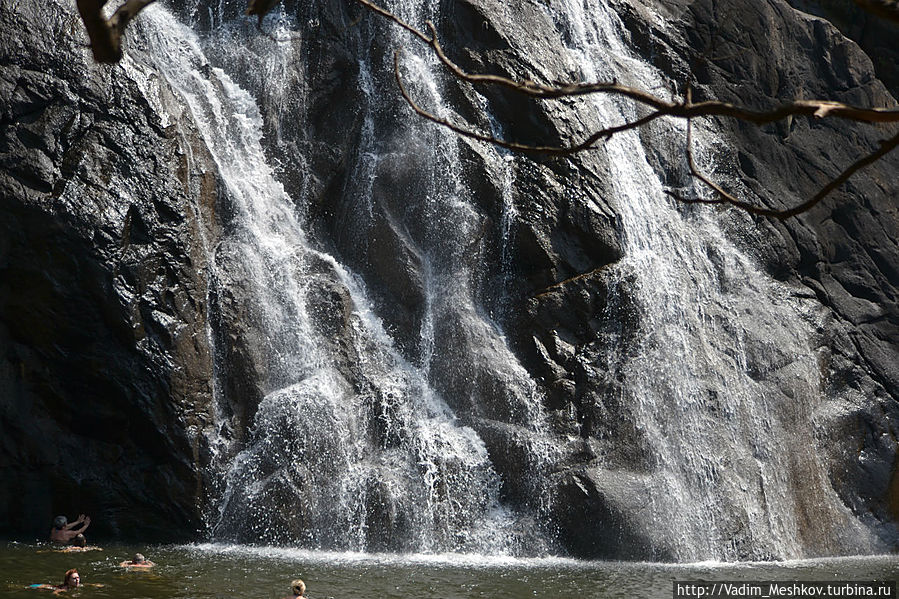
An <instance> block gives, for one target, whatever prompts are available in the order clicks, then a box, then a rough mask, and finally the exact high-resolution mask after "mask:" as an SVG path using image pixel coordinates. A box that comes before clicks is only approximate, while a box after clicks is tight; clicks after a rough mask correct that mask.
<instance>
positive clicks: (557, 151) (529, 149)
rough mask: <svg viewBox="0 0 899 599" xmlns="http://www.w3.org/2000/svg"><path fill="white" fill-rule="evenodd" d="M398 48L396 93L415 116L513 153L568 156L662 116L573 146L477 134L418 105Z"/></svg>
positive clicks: (613, 129) (602, 132)
mask: <svg viewBox="0 0 899 599" xmlns="http://www.w3.org/2000/svg"><path fill="white" fill-rule="evenodd" d="M400 52H401V50H397V51H395V52H394V57H393V70H394V76H395V78H396V82H397V85H398V86H399V89H400V94H401V95H402V96H403V99H404V100H406V103H407V104H409V106H410V107H411V108H412V110H413V111H415V112H416V113H417V114H418V115H419V116H421V117H424V118H425V119H427V120H429V121H431V122H433V123H437V124H438V125H440V126H442V127H446V128H447V129H449V130H451V131H453V132H454V133H457V134H459V135H462V136H464V137H468V138H471V139H477V140H479V141H483V142H487V143H491V144H493V145H496V146H499V147H501V148H506V149H508V150H514V151H516V152H522V153H526V154H544V155H550V156H570V155H571V154H577V153H578V152H584V151H587V150H594V149H596V145H595V144H596V142H598V141H600V140H607V139H609V138H610V137H612V136H613V135H615V134H616V133H620V132H621V131H627V130H629V129H635V128H637V127H640V126H642V125H645V124H646V123H648V122H650V121H653V120H655V119H657V118H659V117H660V116H663V114H662V113H660V112H653V113H651V114H648V115H646V116H645V117H643V118H640V119H637V120H636V121H631V122H628V123H624V124H622V125H617V126H615V127H608V128H605V129H600V130H599V131H596V132H595V133H593V134H592V135H590V136H589V137H587V138H586V139H585V140H584V141H582V142H581V143H579V144H577V145H574V146H532V145H527V144H520V143H516V142H512V141H507V140H504V139H501V138H499V137H494V136H492V135H487V134H484V133H478V132H476V131H472V130H471V129H466V128H465V127H462V126H460V125H457V124H455V123H453V122H452V121H449V120H447V119H444V118H441V117H439V116H437V115H436V114H434V113H432V112H429V111H427V110H425V109H424V108H422V107H421V106H420V105H419V104H418V103H417V102H416V101H415V100H413V99H412V96H411V95H410V94H409V90H408V89H406V85H405V84H404V83H403V78H402V75H401V74H400V65H399V55H400Z"/></svg>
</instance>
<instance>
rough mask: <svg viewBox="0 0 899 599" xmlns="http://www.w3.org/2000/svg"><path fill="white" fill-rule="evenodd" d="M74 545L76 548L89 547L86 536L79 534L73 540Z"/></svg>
mask: <svg viewBox="0 0 899 599" xmlns="http://www.w3.org/2000/svg"><path fill="white" fill-rule="evenodd" d="M72 545H74V546H75V547H84V546H86V545H87V539H85V538H84V535H83V534H81V533H80V532H79V533H78V534H77V535H75V538H74V539H72Z"/></svg>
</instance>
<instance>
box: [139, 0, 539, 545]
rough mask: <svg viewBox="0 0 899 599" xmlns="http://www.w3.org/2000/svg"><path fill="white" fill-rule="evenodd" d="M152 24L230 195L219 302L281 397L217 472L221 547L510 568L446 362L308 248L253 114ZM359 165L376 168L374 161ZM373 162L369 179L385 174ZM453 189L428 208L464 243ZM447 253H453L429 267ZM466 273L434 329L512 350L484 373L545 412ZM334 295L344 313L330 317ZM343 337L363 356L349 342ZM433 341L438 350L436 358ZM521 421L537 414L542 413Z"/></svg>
mask: <svg viewBox="0 0 899 599" xmlns="http://www.w3.org/2000/svg"><path fill="white" fill-rule="evenodd" d="M141 17H142V18H141V21H140V23H141V24H140V27H138V28H136V29H135V31H134V40H133V41H132V46H133V51H134V52H138V51H139V46H140V45H141V44H142V45H143V50H144V52H145V53H146V56H147V57H148V60H149V61H150V62H151V63H152V64H153V66H155V68H156V70H157V71H158V72H159V73H160V74H161V75H162V76H163V77H164V78H165V80H166V81H167V82H168V84H169V85H170V86H171V87H172V88H173V89H174V90H175V91H176V92H177V94H179V95H180V97H181V99H182V100H183V102H184V103H185V104H186V106H187V108H188V109H189V112H190V114H191V115H192V117H193V120H194V122H195V123H196V126H197V128H198V130H199V132H200V134H201V135H202V137H203V139H204V140H205V143H206V145H207V148H208V150H209V152H210V154H211V155H212V158H213V159H214V161H215V163H216V165H217V167H218V174H219V175H220V176H221V178H222V183H223V187H224V190H223V191H224V193H226V194H227V202H226V205H227V206H228V209H229V211H230V214H229V215H228V216H227V218H226V219H225V221H226V222H225V224H224V225H223V233H222V237H221V239H219V240H218V242H217V243H216V244H215V245H214V250H213V255H212V256H211V260H210V261H211V263H212V264H213V268H214V269H215V270H216V277H215V279H216V280H217V281H218V282H219V284H220V289H219V290H218V292H217V293H218V294H219V295H220V296H221V298H222V300H221V301H223V302H226V303H227V302H230V303H231V306H232V309H233V310H234V313H235V315H236V316H239V317H240V318H241V321H242V325H241V326H242V327H243V329H242V330H243V331H244V332H245V334H246V335H247V338H248V340H246V341H244V343H245V344H246V346H247V347H249V351H250V352H252V353H253V354H254V358H255V363H256V364H257V365H258V367H257V373H258V376H259V379H260V380H259V381H256V384H257V385H258V386H259V388H261V389H263V390H264V391H265V393H266V395H265V397H264V398H263V399H262V401H261V403H260V404H259V406H258V409H257V412H256V414H255V416H254V424H253V428H252V430H251V434H250V438H249V439H248V441H247V443H246V446H245V447H244V448H243V450H242V451H240V452H239V453H238V454H237V455H236V456H235V457H233V459H230V462H229V463H227V464H220V466H221V467H222V475H223V476H224V477H225V482H224V492H223V496H222V498H221V499H220V502H219V516H218V518H216V519H215V522H214V523H213V527H212V534H213V535H214V536H215V537H217V538H239V539H242V540H262V541H270V542H272V541H273V542H280V543H302V544H304V545H306V546H313V547H320V548H337V549H353V550H366V549H392V550H407V551H459V550H464V551H480V552H489V553H506V552H509V551H511V550H512V543H513V542H514V539H513V535H512V533H511V532H510V531H511V530H512V529H513V528H514V527H513V524H514V522H513V518H512V516H511V515H510V513H509V512H508V511H507V510H506V509H504V508H503V507H502V506H501V505H500V503H499V501H498V493H499V480H498V477H497V475H496V473H495V471H494V469H493V467H492V465H491V463H490V460H489V459H488V456H487V452H486V449H485V447H484V443H483V442H482V441H481V439H480V438H479V437H478V435H477V434H476V433H475V432H474V430H473V429H472V428H469V427H467V426H462V425H461V424H460V423H458V422H457V420H456V417H455V416H454V414H453V413H452V411H451V410H450V409H449V408H448V407H447V405H446V404H445V403H444V401H443V400H442V399H441V398H440V397H439V396H438V395H437V394H436V393H435V392H434V390H433V389H432V387H431V385H430V384H429V381H428V368H429V364H430V356H429V355H428V354H429V352H431V351H432V349H426V350H425V352H424V355H423V356H422V359H421V361H420V363H421V364H423V366H422V367H416V366H413V365H412V364H411V363H410V362H409V361H407V360H406V359H405V358H404V357H402V356H401V355H400V354H399V353H398V352H397V351H396V349H394V344H393V340H392V339H391V338H390V337H389V336H388V334H387V333H386V332H385V330H384V328H383V326H382V324H381V322H380V320H379V319H378V317H377V316H375V315H374V313H373V312H372V310H371V308H370V307H369V306H370V303H369V300H368V299H367V298H366V294H365V290H364V287H363V285H362V284H361V283H360V282H359V280H357V278H356V277H355V276H354V275H352V274H351V273H349V272H348V271H347V270H346V269H345V268H343V267H342V266H341V265H340V264H339V263H337V261H335V260H334V259H333V258H332V257H331V256H329V255H327V254H324V253H322V252H320V251H316V250H315V249H313V248H312V247H310V244H309V243H308V240H307V238H306V235H305V234H304V231H303V224H302V221H301V219H300V216H299V215H298V212H297V209H296V208H295V206H294V204H293V201H292V200H291V198H290V197H288V195H287V194H286V193H285V191H284V189H283V187H282V186H281V184H280V183H278V181H277V180H276V179H275V177H274V175H273V172H272V169H271V167H270V166H269V164H268V162H267V159H266V157H265V155H264V152H263V148H262V144H261V135H262V121H261V118H260V114H259V111H258V109H257V107H256V104H255V102H254V100H253V98H252V97H251V96H250V95H249V94H248V93H246V92H245V91H243V90H242V89H240V88H239V87H238V86H237V85H236V84H235V83H234V82H233V81H232V79H231V78H230V77H229V76H228V75H227V74H226V73H225V72H224V71H223V70H221V69H220V68H213V67H211V66H210V65H209V64H208V62H207V59H206V57H205V56H204V53H203V50H202V47H201V44H200V42H199V40H198V39H197V37H196V35H195V34H194V33H193V32H192V31H191V30H189V29H188V28H187V27H185V26H183V25H181V24H180V23H179V22H178V21H177V20H176V19H175V18H174V17H173V16H172V15H171V14H169V13H168V12H166V11H165V10H163V9H161V8H157V7H154V8H152V9H149V10H147V11H145V12H144V13H142V15H141ZM132 70H135V71H136V70H138V69H137V68H136V67H134V66H133V65H132ZM364 139H365V138H363V140H364ZM452 144H453V142H452V140H451V139H447V138H444V139H443V141H441V143H440V144H439V145H438V153H439V154H440V156H441V157H442V158H443V159H445V160H452V159H453V156H454V150H453V145H452ZM361 153H362V155H363V156H367V157H368V161H369V162H371V163H376V161H377V152H376V149H375V148H374V147H372V148H363V149H362V152H361ZM456 160H457V159H456ZM362 162H363V163H364V164H362V165H361V167H360V169H361V170H362V171H365V170H366V169H367V168H370V165H369V166H366V164H367V163H366V162H365V161H362ZM439 162H440V161H439V160H435V163H439ZM448 168H452V167H451V166H450V167H448ZM369 179H370V175H369ZM450 180H451V178H450V177H447V176H446V173H445V172H443V171H435V172H434V173H433V174H432V177H431V181H432V184H433V187H432V189H430V190H429V191H428V194H427V195H428V201H429V202H430V204H429V205H428V207H427V208H426V209H427V210H428V211H430V214H431V215H432V216H433V217H434V221H435V224H437V225H439V224H440V223H445V222H446V221H447V219H452V222H454V223H457V224H458V225H459V226H461V227H463V233H464V232H465V230H464V227H468V226H471V219H469V218H466V212H467V211H470V208H469V207H468V206H467V204H466V203H465V202H464V201H463V200H461V199H460V194H462V193H463V191H462V190H460V188H459V187H458V186H455V187H454V186H452V185H450V186H449V188H446V185H445V184H446V182H447V181H450ZM361 191H362V192H363V194H364V186H363V188H362V189H361ZM360 200H361V202H360V204H362V205H364V201H365V198H364V196H363V197H361V198H360ZM445 211H449V213H450V214H446V213H445ZM447 250H452V244H451V243H449V244H446V245H444V246H443V247H442V248H422V254H423V255H427V254H428V252H430V251H433V252H434V253H435V254H438V253H439V252H441V251H447ZM432 258H433V256H429V258H428V259H432ZM463 262H464V260H463V259H461V257H459V258H457V259H456V261H455V262H453V261H452V260H450V261H449V262H448V264H449V265H450V266H449V270H447V269H446V268H444V263H438V262H437V261H436V260H432V262H431V263H430V264H429V265H428V266H427V268H426V271H427V272H429V273H432V275H433V276H432V277H431V278H430V280H429V281H428V285H427V288H428V289H427V291H428V304H429V311H431V312H432V314H431V315H429V317H428V318H429V319H430V318H445V313H444V314H441V315H438V316H434V315H433V314H435V313H437V312H440V311H441V310H442V311H450V309H451V311H452V314H453V315H454V316H453V317H459V315H461V317H463V318H466V319H468V320H467V326H469V327H470V328H477V329H478V330H479V331H480V332H481V334H482V335H483V336H484V337H485V338H487V339H498V342H497V343H495V344H494V345H493V346H491V347H490V348H488V349H485V351H484V356H485V357H488V358H490V359H492V360H497V358H496V355H495V354H498V355H500V356H501V358H502V359H501V360H500V361H499V362H498V365H497V367H498V368H501V369H502V371H503V372H504V373H505V375H506V376H507V377H509V378H510V379H514V380H520V381H522V382H523V383H522V384H524V385H525V386H527V385H531V387H530V389H529V391H530V395H528V394H525V395H524V397H526V398H528V397H531V396H532V395H533V386H532V385H533V384H532V383H531V382H530V379H529V378H528V377H527V374H526V373H525V372H524V371H523V369H521V368H520V367H518V366H516V363H515V361H514V360H512V359H509V358H511V354H510V353H509V352H508V350H504V346H503V345H502V343H501V338H500V337H499V333H498V332H496V331H495V330H494V329H493V328H491V327H490V325H488V324H487V323H486V321H484V320H483V319H482V318H481V317H480V316H479V315H478V314H477V312H478V308H477V306H476V304H475V303H474V300H473V299H472V297H471V295H472V292H471V291H470V290H469V288H468V285H469V283H468V281H467V280H466V279H467V275H466V273H463V272H459V270H458V268H459V265H460V264H462V263H463ZM323 296H327V297H331V298H332V300H333V301H332V303H330V304H328V305H326V306H324V307H323V305H322V303H321V298H322V297H323ZM335 298H336V299H335ZM450 307H451V308H450ZM323 311H331V312H332V313H329V314H323V313H322V312H323ZM335 311H336V312H337V313H333V312H335ZM426 321H427V319H426ZM335 322H336V323H337V324H334V323H335ZM334 326H336V327H338V328H340V329H341V330H340V335H341V336H342V337H343V338H347V339H349V340H350V343H349V347H346V346H341V345H339V344H337V343H335V341H334V339H333V327H334ZM423 334H424V335H425V337H427V335H428V328H427V327H425V328H424V329H423ZM232 341H233V340H229V339H226V340H224V342H225V343H231V342H232ZM425 341H426V343H424V344H423V347H425V348H429V347H430V348H433V345H434V343H439V340H434V339H425ZM491 352H492V353H491ZM222 367H223V368H227V364H225V365H223V366H222ZM513 407H514V406H513ZM514 408H515V409H519V410H524V411H528V410H530V411H531V412H533V411H534V410H538V411H539V402H538V401H537V400H536V399H533V398H532V400H531V401H530V403H527V402H526V403H525V404H524V405H523V406H519V407H514ZM215 445H217V446H219V447H221V448H223V449H224V448H226V447H227V445H228V443H227V442H226V441H224V440H219V441H217V442H216V443H215ZM223 457H224V458H225V459H228V458H227V455H226V453H225V452H224V451H223Z"/></svg>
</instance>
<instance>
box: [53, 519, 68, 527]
mask: <svg viewBox="0 0 899 599" xmlns="http://www.w3.org/2000/svg"><path fill="white" fill-rule="evenodd" d="M68 523H69V519H68V518H66V517H65V516H56V517H55V518H53V528H55V529H56V530H62V529H63V528H65V527H66V524H68Z"/></svg>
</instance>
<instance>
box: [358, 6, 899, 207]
mask: <svg viewBox="0 0 899 599" xmlns="http://www.w3.org/2000/svg"><path fill="white" fill-rule="evenodd" d="M355 1H356V2H358V3H359V4H361V5H363V6H364V7H366V8H368V9H369V10H371V11H373V12H375V13H377V14H379V15H381V16H383V17H385V18H387V19H389V20H391V21H393V22H394V23H396V24H398V25H399V26H400V27H402V28H403V29H406V30H407V31H409V32H410V33H412V34H413V35H414V36H415V37H417V38H419V39H420V40H421V41H423V42H424V43H425V44H427V45H428V46H429V47H430V48H431V49H432V50H433V52H434V53H435V55H436V56H437V57H438V59H439V60H440V62H441V63H442V64H443V65H444V66H445V67H446V68H447V69H448V70H449V71H450V72H451V73H452V74H453V75H454V76H455V77H456V78H458V79H461V80H463V81H467V82H469V83H472V84H476V85H496V86H500V87H504V88H506V89H509V90H512V91H515V92H518V93H522V94H525V95H528V96H531V97H534V98H538V99H558V98H565V97H573V96H582V95H587V94H595V93H604V94H610V95H618V96H623V97H626V98H629V99H631V100H633V101H635V102H637V103H639V104H643V105H644V106H648V107H650V108H652V109H654V110H653V112H651V113H650V114H648V115H646V116H644V117H642V118H640V119H637V120H635V121H631V122H628V123H624V124H622V125H617V126H614V127H608V128H604V129H600V130H599V131H596V132H595V133H593V134H591V135H590V136H588V137H587V138H586V139H584V140H583V141H582V142H580V143H578V144H575V145H572V146H538V145H526V144H519V143H515V142H510V141H507V140H503V139H500V138H498V137H495V136H492V135H486V134H483V133H478V132H476V131H473V130H471V129H467V128H465V127H463V126H460V125H457V124H455V123H453V122H451V121H449V120H447V119H444V118H441V117H439V116H437V115H435V114H433V113H431V112H428V111H427V110H425V109H424V108H422V107H421V106H420V105H418V104H417V103H416V102H415V101H414V100H413V99H412V97H411V95H410V94H409V92H408V90H407V89H406V87H405V85H404V84H403V80H402V77H401V75H400V69H399V51H397V52H396V53H395V54H394V75H395V77H396V81H397V84H398V86H399V89H400V93H401V94H402V96H403V99H404V100H405V101H406V102H407V103H408V104H409V106H410V107H411V108H412V110H413V111H415V112H416V113H417V114H418V115H420V116H422V117H423V118H425V119H427V120H429V121H431V122H434V123H436V124H438V125H440V126H443V127H446V128H448V129H450V130H451V131H453V132H455V133H457V134H459V135H462V136H465V137H468V138H471V139H476V140H479V141H483V142H487V143H491V144H494V145H497V146H500V147H503V148H506V149H509V150H513V151H518V152H524V153H530V154H546V155H552V156H567V155H571V154H575V153H578V152H582V151H587V150H592V149H595V148H596V143H597V142H598V141H600V140H606V139H608V138H610V137H611V136H612V135H614V134H615V133H619V132H621V131H627V130H629V129H636V128H639V127H642V126H644V125H646V124H647V123H649V122H651V121H654V120H656V119H658V118H659V117H662V116H670V117H674V118H682V119H686V120H687V145H686V154H687V161H688V164H689V168H690V174H691V176H693V177H694V178H695V179H698V180H699V181H701V182H702V183H703V184H705V185H706V186H708V187H710V188H711V189H712V190H714V192H715V193H716V194H717V196H718V197H716V198H714V199H707V198H684V197H682V196H680V195H678V194H675V193H672V192H669V195H670V196H671V197H673V198H675V199H676V200H678V201H681V202H684V203H702V204H729V205H732V206H735V207H737V208H740V209H742V210H745V211H747V212H750V213H752V214H756V215H760V216H768V217H772V218H778V219H786V218H790V217H792V216H796V215H797V214H801V213H802V212H805V211H807V210H809V209H811V208H812V207H814V206H815V205H817V204H818V203H819V202H820V201H821V200H822V199H823V198H824V197H826V196H827V195H829V194H830V193H831V192H833V191H834V190H835V189H836V188H838V187H839V186H840V185H842V184H843V183H845V182H846V181H847V180H848V179H849V178H850V177H852V175H854V174H855V173H856V172H858V171H859V170H861V169H863V168H864V167H866V166H869V165H870V164H873V163H874V162H877V161H878V160H880V159H881V158H883V157H884V156H886V155H887V154H889V153H890V152H891V151H893V150H894V149H896V147H897V146H899V135H896V136H894V137H892V138H889V139H887V140H884V141H882V142H881V143H880V147H879V148H878V149H877V150H875V151H874V152H872V153H870V154H868V155H867V156H865V157H863V158H861V159H859V160H858V161H856V162H855V163H853V164H852V165H850V166H849V167H848V168H846V169H845V170H844V171H843V172H842V173H840V174H839V175H838V176H837V177H835V178H834V179H832V180H831V181H830V182H828V183H827V184H826V185H825V186H824V187H823V188H822V189H821V190H820V191H819V192H818V193H817V194H815V195H814V196H813V197H812V198H810V199H808V200H806V201H805V202H802V203H801V204H799V205H797V206H795V207H793V208H788V209H784V210H774V209H770V208H764V207H759V206H755V205H753V204H751V203H749V202H745V201H743V200H740V199H738V198H736V197H734V196H733V195H732V194H730V193H728V192H727V191H725V190H724V189H723V188H722V187H721V186H720V185H718V184H716V183H715V182H714V181H712V180H711V179H710V178H709V177H707V176H706V175H704V174H703V173H702V172H701V171H700V170H699V168H698V167H697V166H696V162H695V160H694V158H693V151H692V119H694V118H698V117H713V116H718V117H727V118H733V119H737V120H742V121H746V122H750V123H753V124H755V125H765V124H769V123H772V122H776V121H779V120H782V119H785V118H788V117H793V116H806V117H812V118H827V117H833V118H837V119H841V120H847V121H853V122H859V123H866V124H882V123H899V109H897V108H862V107H858V106H852V105H849V104H844V103H842V102H833V101H829V100H795V101H793V102H788V103H785V104H782V105H780V106H777V107H775V108H772V109H769V110H753V109H749V108H744V107H741V106H736V105H734V104H730V103H727V102H718V101H704V102H697V103H694V102H693V101H692V94H691V91H690V89H689V88H688V90H687V94H686V97H685V99H684V100H683V101H681V102H671V101H667V100H664V99H662V98H660V97H658V96H656V95H653V94H651V93H648V92H645V91H643V90H640V89H637V88H632V87H628V86H624V85H620V84H618V83H617V82H615V81H612V82H598V83H577V84H571V85H558V86H553V85H543V84H540V83H535V82H533V81H516V80H514V79H510V78H507V77H502V76H498V75H482V74H474V73H468V72H467V71H465V70H464V69H462V68H461V67H460V66H458V65H457V64H456V63H455V62H453V61H452V60H451V59H450V58H449V57H448V56H447V55H446V53H445V52H444V51H443V48H442V46H441V45H440V42H439V40H438V39H437V30H436V28H435V27H434V24H433V23H432V22H430V21H427V22H426V24H427V26H428V30H429V31H430V35H428V34H425V33H424V32H422V31H420V30H419V29H417V28H415V27H413V26H412V25H410V24H409V23H406V22H405V21H403V20H402V19H400V18H399V17H398V16H396V15H395V14H393V13H391V12H389V11H387V10H385V9H383V8H381V7H379V6H377V5H375V4H374V3H372V2H371V1H370V0H355ZM855 2H856V3H857V4H859V6H862V5H871V4H877V5H878V6H880V5H883V6H887V7H889V8H890V10H895V11H896V12H895V14H896V16H897V18H899V3H897V2H896V1H895V0H855Z"/></svg>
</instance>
